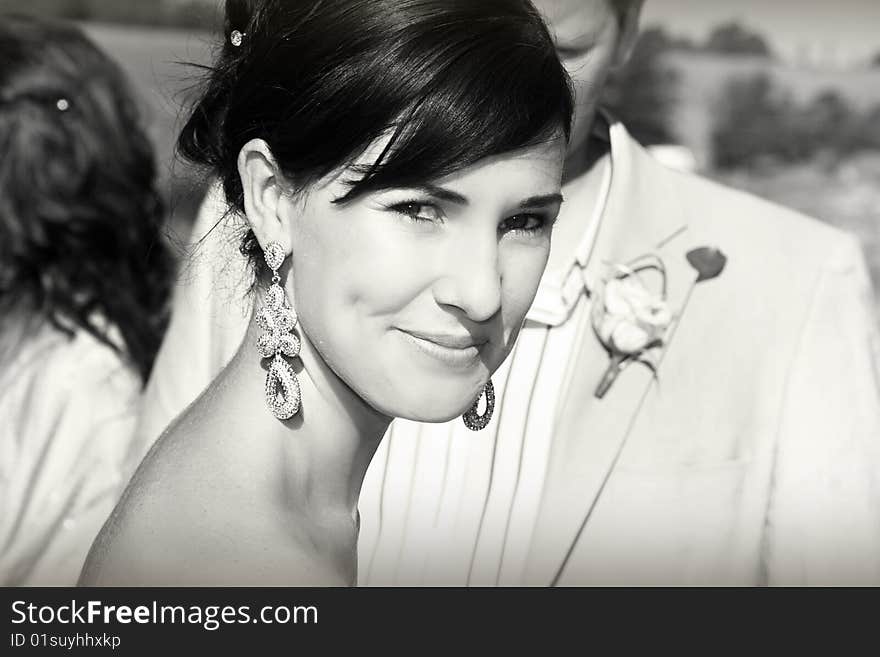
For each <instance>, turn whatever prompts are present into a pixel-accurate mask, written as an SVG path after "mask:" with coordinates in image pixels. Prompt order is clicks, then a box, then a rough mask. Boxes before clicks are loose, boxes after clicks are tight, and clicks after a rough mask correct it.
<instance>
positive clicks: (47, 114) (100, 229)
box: [0, 16, 170, 586]
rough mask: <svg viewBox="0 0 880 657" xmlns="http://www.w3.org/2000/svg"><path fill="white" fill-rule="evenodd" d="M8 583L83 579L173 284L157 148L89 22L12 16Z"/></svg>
mask: <svg viewBox="0 0 880 657" xmlns="http://www.w3.org/2000/svg"><path fill="white" fill-rule="evenodd" d="M0 153H2V154H0V584H2V585H6V586H20V585H67V586H70V585H73V584H75V583H76V578H77V576H78V574H79V571H80V569H81V568H82V564H83V561H84V560H85V556H86V553H87V551H88V548H89V545H90V544H91V541H92V540H93V539H94V536H95V534H96V533H97V532H98V530H99V529H100V527H101V524H102V523H103V522H104V520H105V519H106V517H107V515H108V514H109V513H110V511H111V510H112V508H113V505H114V504H115V503H116V500H117V499H118V497H119V494H120V493H121V491H122V487H123V486H124V484H125V482H126V481H127V479H128V477H129V476H130V475H131V471H130V467H131V466H133V465H136V461H135V462H134V463H132V462H130V461H129V459H128V450H129V447H130V444H131V437H132V433H133V430H134V426H135V420H136V417H137V412H138V410H139V397H140V393H141V389H142V386H143V384H144V383H145V381H146V379H147V376H148V374H149V372H150V368H151V366H152V363H153V359H154V358H155V354H156V351H157V349H158V346H159V342H160V339H161V335H162V328H163V318H164V316H165V311H166V299H167V293H168V288H169V282H170V277H169V276H168V273H169V264H170V260H169V258H168V254H167V252H166V250H165V248H164V247H163V245H162V243H161V241H160V235H159V230H160V225H161V223H162V219H163V209H162V203H161V202H160V199H159V196H158V194H157V191H156V188H155V173H156V172H155V164H154V161H153V151H152V148H151V146H150V144H149V142H148V140H147V137H146V136H145V133H144V131H143V130H142V128H141V125H140V123H139V116H138V111H137V108H136V106H135V103H134V101H133V100H132V96H131V94H130V92H129V90H128V86H127V82H126V80H125V78H124V75H123V74H122V72H121V71H120V69H119V68H118V67H117V66H116V65H115V64H114V63H113V62H111V61H110V60H109V59H108V58H107V57H106V56H105V55H104V54H103V53H102V52H100V51H99V50H98V49H97V48H96V47H95V46H94V45H93V44H92V43H91V42H90V41H89V40H88V39H87V38H86V37H85V36H84V35H83V34H82V33H81V32H80V30H79V29H77V28H75V27H73V26H70V25H63V24H54V23H48V22H43V21H40V20H37V19H33V18H24V17H17V16H4V17H3V19H2V21H0Z"/></svg>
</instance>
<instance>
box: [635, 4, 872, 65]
mask: <svg viewBox="0 0 880 657" xmlns="http://www.w3.org/2000/svg"><path fill="white" fill-rule="evenodd" d="M731 19H735V20H739V21H740V22H742V23H744V24H745V25H748V26H749V27H752V28H753V29H755V30H757V31H760V32H762V33H763V34H764V35H765V36H766V37H767V38H768V40H769V41H770V43H771V45H772V46H773V47H774V49H775V50H776V51H777V52H778V53H779V54H780V55H781V56H782V57H784V58H785V59H788V60H792V61H797V62H802V63H811V64H830V65H849V64H853V63H857V62H858V61H859V60H865V59H867V58H868V57H870V56H872V55H874V54H876V53H880V0H645V9H644V14H643V25H650V24H652V23H653V24H656V23H659V24H661V25H663V26H665V27H667V28H668V29H669V30H670V31H671V32H672V33H674V34H680V35H685V36H691V37H694V38H697V39H700V38H703V37H704V36H705V35H706V34H707V33H708V31H709V30H710V29H711V27H712V26H714V25H717V24H718V23H719V22H722V21H726V20H731Z"/></svg>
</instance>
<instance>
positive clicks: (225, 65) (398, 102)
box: [178, 0, 573, 277]
mask: <svg viewBox="0 0 880 657" xmlns="http://www.w3.org/2000/svg"><path fill="white" fill-rule="evenodd" d="M234 30H238V31H240V32H243V33H244V34H245V36H244V38H243V40H242V43H241V45H240V46H238V47H236V46H235V45H233V44H232V42H231V39H230V34H231V33H232V31H234ZM572 107H573V102H572V95H571V86H570V82H569V79H568V76H567V75H566V73H565V70H564V68H563V67H562V64H561V63H560V62H559V59H558V58H557V55H556V52H555V49H554V44H553V39H552V38H551V36H550V34H549V33H548V31H547V28H546V26H545V25H544V23H543V21H542V19H541V17H540V15H539V14H538V12H537V11H536V10H535V9H534V7H533V6H532V5H531V3H530V2H528V0H479V1H476V0H323V1H322V0H299V1H287V2H285V1H283V0H227V2H226V21H225V42H224V44H223V46H222V48H221V49H220V50H219V52H218V54H217V57H216V62H215V65H214V67H213V68H212V69H210V71H209V75H208V78H207V81H206V88H205V90H204V94H203V96H202V98H201V99H200V100H199V101H198V103H197V104H196V106H195V109H194V111H193V113H192V115H191V116H190V117H189V120H188V121H187V123H186V125H185V126H184V128H183V131H182V133H181V135H180V137H179V140H178V147H179V150H180V151H181V153H182V154H183V155H184V156H185V157H186V158H188V159H189V160H191V161H193V162H195V163H197V164H200V165H203V166H205V167H207V168H208V169H209V170H210V172H211V173H213V174H214V175H216V176H217V177H219V179H220V180H221V181H222V183H223V188H224V192H225V195H226V199H227V201H228V203H229V204H230V208H231V211H233V212H240V213H241V212H243V211H244V208H243V195H242V186H241V180H240V178H239V174H238V169H237V157H238V153H239V151H240V150H241V147H242V146H243V145H244V144H245V143H247V142H248V141H249V140H251V139H254V138H261V139H263V140H265V141H266V142H267V144H268V145H269V148H270V149H271V151H272V154H273V155H274V157H275V159H276V161H277V163H278V166H279V167H280V169H281V171H282V173H283V174H284V175H285V177H286V178H288V179H289V180H290V181H291V182H292V183H293V184H294V186H295V187H296V188H298V189H302V188H304V187H305V186H307V185H308V184H310V183H312V182H314V181H316V180H319V179H321V178H322V177H324V176H326V175H327V174H329V173H330V172H332V171H335V170H337V169H338V168H340V167H342V166H347V165H351V164H352V162H353V161H354V160H356V159H357V157H358V156H359V155H361V154H362V153H363V152H364V150H365V149H366V148H367V147H368V146H369V145H370V144H371V143H373V142H374V141H375V140H377V139H378V138H380V137H382V136H383V135H385V134H391V140H390V143H389V144H388V146H387V147H386V148H385V151H384V153H383V154H382V156H381V157H380V158H379V159H378V160H377V162H376V163H375V164H374V165H373V166H371V167H369V168H367V169H365V170H357V171H354V173H355V174H356V177H355V179H353V180H350V181H349V184H350V189H349V191H348V193H347V194H345V195H344V196H343V197H342V198H340V199H338V200H337V202H342V203H344V202H347V201H350V200H353V199H355V198H356V197H358V196H359V195H361V194H364V193H365V192H368V191H373V190H377V189H383V188H388V187H397V186H409V185H413V184H417V183H421V182H425V181H426V180H430V179H435V178H439V177H442V176H444V175H448V174H450V173H452V172H453V171H456V170H459V169H461V168H464V167H466V166H469V165H471V164H474V163H475V162H477V161H479V160H481V159H483V158H485V157H488V156H491V155H497V154H500V153H504V152H507V151H511V150H514V149H517V148H522V147H525V146H529V145H533V144H537V143H540V142H542V141H545V140H548V139H550V138H552V137H554V136H556V135H559V134H563V135H564V136H565V137H566V138H567V137H568V136H569V129H570V123H571V115H572ZM242 252H243V253H245V255H247V256H249V257H250V259H251V262H252V264H253V265H254V267H255V269H256V272H257V274H258V277H260V276H262V275H265V273H266V272H265V266H264V265H263V263H262V259H261V258H260V256H261V254H262V252H261V250H260V247H259V245H258V244H257V242H256V240H255V239H254V237H253V234H252V233H250V232H249V233H248V235H247V236H246V237H245V240H244V242H243V244H242Z"/></svg>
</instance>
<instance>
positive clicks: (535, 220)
mask: <svg viewBox="0 0 880 657" xmlns="http://www.w3.org/2000/svg"><path fill="white" fill-rule="evenodd" d="M386 208H387V209H388V210H389V211H391V212H394V213H396V214H398V215H400V216H401V217H404V218H405V219H407V220H409V221H412V222H414V223H420V224H421V223H424V224H434V225H442V224H443V223H444V222H445V221H446V218H445V216H444V215H443V212H442V211H441V210H440V208H438V207H437V206H436V205H435V204H434V203H431V202H429V201H424V200H417V199H413V200H409V201H401V202H399V203H394V204H391V205H388V206H386ZM550 223H551V218H550V217H549V216H547V215H546V214H543V213H540V212H521V213H519V214H515V215H513V216H511V217H507V218H505V219H504V220H503V221H501V222H500V223H499V224H498V232H499V233H501V234H502V235H503V234H507V233H514V234H521V235H528V236H532V235H538V234H540V233H542V232H543V231H544V229H545V228H547V226H548V224H550Z"/></svg>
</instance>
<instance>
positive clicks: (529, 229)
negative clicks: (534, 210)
mask: <svg viewBox="0 0 880 657" xmlns="http://www.w3.org/2000/svg"><path fill="white" fill-rule="evenodd" d="M546 223H547V222H546V221H545V219H544V217H542V216H541V215H537V214H517V215H514V216H513V217H509V218H507V219H505V220H504V221H502V222H501V225H500V226H499V227H498V230H499V231H501V232H502V233H509V232H512V231H518V232H521V233H537V232H540V231H541V230H542V229H543V228H544V226H545V225H546Z"/></svg>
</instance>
